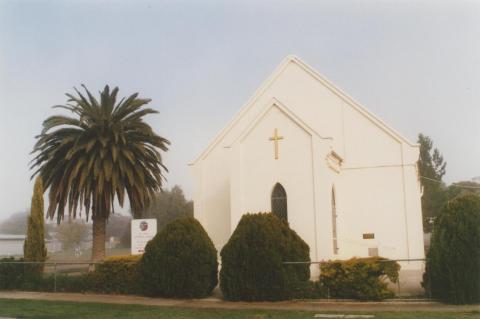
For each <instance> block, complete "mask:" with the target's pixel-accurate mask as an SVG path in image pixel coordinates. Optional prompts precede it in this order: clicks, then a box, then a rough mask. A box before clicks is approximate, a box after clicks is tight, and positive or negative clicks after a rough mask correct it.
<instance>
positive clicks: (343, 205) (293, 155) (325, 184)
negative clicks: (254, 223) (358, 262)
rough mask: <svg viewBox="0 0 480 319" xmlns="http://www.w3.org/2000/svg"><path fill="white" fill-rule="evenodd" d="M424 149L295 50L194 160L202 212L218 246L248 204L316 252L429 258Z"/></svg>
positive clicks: (321, 256) (320, 256) (316, 256)
mask: <svg viewBox="0 0 480 319" xmlns="http://www.w3.org/2000/svg"><path fill="white" fill-rule="evenodd" d="M418 158H419V145H417V144H415V143H412V142H410V141H409V140H407V139H406V138H405V137H403V136H402V135H400V134H399V133H398V132H396V131H395V130H394V129H392V128H391V127H389V126H388V125H387V124H385V123H384V122H383V121H382V120H380V119H379V118H377V117H376V116H375V115H373V114H372V113H370V112H369V111H368V110H367V109H365V108H364V107H363V106H361V105H360V104H358V103H357V102H355V101H354V100H353V99H352V98H351V97H349V96H348V95H347V94H345V93H344V92H342V91H341V90H340V89H339V88H337V87H336V86H335V85H333V84H332V83H331V82H330V81H328V80H327V79H325V78H324V77H323V76H322V75H320V74H319V73H317V72H316V71H315V70H314V69H312V68H311V67H310V66H308V65H307V64H305V63H304V62H303V61H301V60H300V59H298V58H297V57H293V56H290V57H287V58H286V59H285V60H284V61H283V62H282V63H281V64H280V66H278V67H277V69H276V70H275V71H274V73H273V74H272V75H271V76H270V77H269V78H268V79H267V80H266V81H265V82H264V83H263V85H262V86H261V87H260V88H259V89H258V90H257V91H256V92H255V94H254V95H253V97H251V98H250V100H249V101H248V102H247V103H246V104H245V105H244V106H243V108H242V109H241V110H240V112H239V113H238V114H237V115H236V116H235V117H234V118H233V120H232V121H231V122H230V123H229V124H228V125H227V126H226V127H225V128H224V129H223V130H222V131H221V132H220V133H219V134H218V136H217V137H216V138H215V139H214V140H213V141H212V143H211V144H210V145H209V146H208V147H207V148H206V149H205V150H204V151H203V152H202V153H201V154H200V156H199V157H198V158H197V159H196V160H195V161H194V162H193V163H192V164H191V171H192V174H193V179H194V194H193V197H194V215H195V217H196V218H197V219H198V220H199V221H200V222H201V223H202V225H203V226H204V227H205V229H206V230H207V232H208V234H209V235H210V237H211V238H212V240H213V242H214V244H215V245H216V247H217V249H218V250H220V249H221V248H222V247H223V245H224V244H225V243H226V242H227V241H228V239H229V238H230V235H231V234H232V232H233V231H234V230H235V227H236V226H237V224H238V222H239V220H240V218H241V216H242V215H243V214H246V213H257V212H270V211H271V212H274V213H275V214H277V215H279V216H280V217H281V218H286V219H287V220H288V222H289V224H290V227H291V228H292V229H294V230H295V231H296V232H297V233H298V234H299V235H300V236H301V237H302V238H303V239H304V240H305V241H306V242H307V243H308V245H309V246H310V255H311V260H312V261H321V260H329V259H348V258H351V257H354V256H357V257H367V256H375V255H378V256H382V257H387V258H391V259H417V258H424V247H423V231H422V213H421V203H420V198H421V185H420V180H419V175H418V169H417V160H418ZM413 265H415V266H413ZM418 265H419V264H418V263H417V264H412V267H414V268H415V267H418ZM405 266H406V267H407V268H408V265H405V264H402V268H403V269H405ZM312 270H313V268H312Z"/></svg>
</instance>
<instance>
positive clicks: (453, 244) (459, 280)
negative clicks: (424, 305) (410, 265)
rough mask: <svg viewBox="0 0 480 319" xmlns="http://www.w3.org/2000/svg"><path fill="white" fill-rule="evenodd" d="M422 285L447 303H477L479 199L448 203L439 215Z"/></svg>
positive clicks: (479, 279) (479, 294) (479, 290)
mask: <svg viewBox="0 0 480 319" xmlns="http://www.w3.org/2000/svg"><path fill="white" fill-rule="evenodd" d="M423 286H424V288H425V289H426V290H430V291H431V295H432V297H433V298H436V299H439V300H441V301H444V302H447V303H453V304H472V303H478V302H480V197H478V196H476V195H467V196H464V197H459V198H457V199H454V200H452V201H449V202H448V203H447V204H446V205H445V207H444V208H443V210H442V212H441V213H440V214H439V215H438V217H437V219H436V220H435V223H434V229H433V234H432V239H431V244H430V249H429V251H428V254H427V265H426V273H425V274H424V281H423Z"/></svg>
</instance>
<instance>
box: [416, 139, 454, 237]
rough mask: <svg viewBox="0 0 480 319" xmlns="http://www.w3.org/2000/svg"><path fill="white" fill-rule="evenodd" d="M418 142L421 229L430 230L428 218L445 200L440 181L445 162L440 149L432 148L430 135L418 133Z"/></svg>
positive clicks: (443, 185)
mask: <svg viewBox="0 0 480 319" xmlns="http://www.w3.org/2000/svg"><path fill="white" fill-rule="evenodd" d="M418 143H419V144H420V159H419V160H418V170H419V173H420V176H422V178H421V179H420V181H421V183H422V186H423V196H422V215H423V230H424V231H425V232H431V230H432V224H431V223H430V219H431V218H435V217H436V216H437V214H438V213H439V212H440V210H441V209H442V207H443V205H444V204H445V202H446V200H447V199H446V192H445V190H446V186H445V184H444V183H443V182H442V178H443V176H444V175H445V168H446V166H447V163H446V162H444V160H443V156H442V154H440V151H439V150H438V149H437V148H435V149H434V148H433V141H432V139H431V138H430V137H428V136H426V135H423V134H419V135H418ZM438 181H440V182H438Z"/></svg>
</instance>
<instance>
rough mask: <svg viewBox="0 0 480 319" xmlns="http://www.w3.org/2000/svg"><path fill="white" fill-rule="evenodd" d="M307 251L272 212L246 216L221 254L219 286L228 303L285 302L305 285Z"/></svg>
mask: <svg viewBox="0 0 480 319" xmlns="http://www.w3.org/2000/svg"><path fill="white" fill-rule="evenodd" d="M309 251H310V248H309V247H308V245H307V244H306V243H305V242H304V241H303V240H302V239H301V238H300V236H298V235H297V233H295V232H294V231H293V230H291V229H290V227H289V226H288V223H287V222H286V221H284V220H281V219H279V218H278V217H277V216H275V215H274V214H271V213H259V214H246V215H244V216H243V217H242V219H241V220H240V222H239V224H238V226H237V228H236V229H235V231H234V232H233V234H232V236H231V237H230V240H229V241H228V242H227V244H226V245H225V246H224V247H223V249H222V251H221V258H222V267H221V270H220V287H221V289H222V292H223V295H224V297H225V298H226V299H227V300H245V301H251V300H252V301H253V300H285V299H290V298H293V297H294V296H295V295H296V294H297V293H298V290H299V289H300V290H301V289H302V288H303V287H305V286H307V285H308V283H307V282H308V280H309V279H310V265H309V264H284V262H288V261H290V262H291V261H310V254H309Z"/></svg>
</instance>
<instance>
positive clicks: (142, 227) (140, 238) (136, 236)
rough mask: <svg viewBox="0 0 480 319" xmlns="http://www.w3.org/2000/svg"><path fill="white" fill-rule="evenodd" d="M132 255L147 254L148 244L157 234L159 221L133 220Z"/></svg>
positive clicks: (153, 219)
mask: <svg viewBox="0 0 480 319" xmlns="http://www.w3.org/2000/svg"><path fill="white" fill-rule="evenodd" d="M131 227H132V255H141V254H143V253H144V252H145V246H146V245H147V243H148V242H149V241H150V240H151V239H152V238H153V237H155V235H156V234H157V220H156V219H155V218H152V219H133V220H132V225H131Z"/></svg>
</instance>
